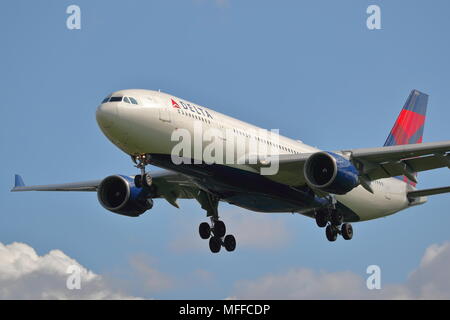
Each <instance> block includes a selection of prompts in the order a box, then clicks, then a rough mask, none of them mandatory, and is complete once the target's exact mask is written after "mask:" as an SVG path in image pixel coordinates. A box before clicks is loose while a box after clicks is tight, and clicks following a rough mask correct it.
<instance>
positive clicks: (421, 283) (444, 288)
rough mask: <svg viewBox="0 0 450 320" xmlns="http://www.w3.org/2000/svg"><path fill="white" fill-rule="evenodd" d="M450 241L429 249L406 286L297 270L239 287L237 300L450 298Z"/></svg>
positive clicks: (245, 282)
mask: <svg viewBox="0 0 450 320" xmlns="http://www.w3.org/2000/svg"><path fill="white" fill-rule="evenodd" d="M449 266H450V242H446V243H444V244H442V245H437V244H434V245H432V246H430V247H429V248H427V249H426V251H425V253H424V255H423V258H422V261H421V263H420V265H419V266H418V267H417V269H415V270H414V271H413V272H412V273H411V274H410V275H409V277H408V279H407V280H406V282H405V283H403V284H383V283H382V289H381V290H368V289H367V287H366V279H365V278H363V277H361V276H359V275H357V274H355V273H352V272H324V271H321V272H316V271H313V270H310V269H306V268H297V269H293V270H290V271H288V272H286V273H283V274H270V275H266V276H263V277H261V278H258V279H255V280H242V281H238V282H237V283H236V284H235V289H234V292H233V294H232V296H231V298H235V299H450V277H449V276H448V267H449Z"/></svg>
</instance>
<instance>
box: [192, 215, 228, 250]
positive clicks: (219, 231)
mask: <svg viewBox="0 0 450 320" xmlns="http://www.w3.org/2000/svg"><path fill="white" fill-rule="evenodd" d="M198 231H199V234H200V238H202V239H205V240H206V239H209V249H210V250H211V252H213V253H217V252H219V251H220V249H221V247H224V248H225V249H226V250H227V251H229V252H231V251H234V249H236V239H235V238H234V236H233V235H232V234H229V235H225V234H226V227H225V223H223V221H221V220H214V219H213V218H211V225H210V224H209V223H207V222H202V223H200V226H199V228H198Z"/></svg>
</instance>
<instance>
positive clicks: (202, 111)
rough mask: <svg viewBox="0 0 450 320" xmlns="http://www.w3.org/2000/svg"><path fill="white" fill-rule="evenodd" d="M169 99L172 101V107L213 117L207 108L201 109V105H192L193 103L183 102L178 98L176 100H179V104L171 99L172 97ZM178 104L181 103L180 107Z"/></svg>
mask: <svg viewBox="0 0 450 320" xmlns="http://www.w3.org/2000/svg"><path fill="white" fill-rule="evenodd" d="M170 100H171V102H172V108H175V109H183V110H185V111H190V112H192V113H194V114H198V115H200V116H203V117H207V118H210V119H213V117H212V116H211V114H210V113H209V112H208V110H206V109H203V108H202V107H199V106H194V105H191V104H190V103H185V102H183V101H180V100H179V101H178V102H179V104H178V103H177V102H176V101H175V100H173V99H170ZM180 105H181V107H180Z"/></svg>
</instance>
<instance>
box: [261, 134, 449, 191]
mask: <svg viewBox="0 0 450 320" xmlns="http://www.w3.org/2000/svg"><path fill="white" fill-rule="evenodd" d="M333 152H335V153H340V154H343V155H344V156H347V157H348V158H349V159H350V160H351V161H352V162H353V163H354V164H355V166H356V167H357V168H358V170H359V171H360V173H361V176H362V177H363V178H365V180H366V181H372V180H377V179H382V178H388V177H396V176H403V175H405V176H407V177H408V178H409V179H410V180H412V181H414V180H415V177H414V174H413V173H414V172H420V171H426V170H432V169H437V168H444V167H448V168H450V141H443V142H431V143H417V144H408V145H396V146H388V147H378V148H365V149H350V150H340V151H333ZM310 155H311V153H301V154H294V155H280V156H279V171H278V173H277V174H275V175H268V176H267V177H268V178H269V179H271V180H274V181H277V182H280V183H284V184H288V185H291V186H301V185H304V184H305V183H306V180H305V178H304V176H303V166H304V165H305V162H306V160H307V159H308V157H309V156H310ZM263 166H265V165H264V160H262V161H260V162H259V163H258V165H257V167H259V168H261V167H263Z"/></svg>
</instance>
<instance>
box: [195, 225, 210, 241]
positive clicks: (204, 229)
mask: <svg viewBox="0 0 450 320" xmlns="http://www.w3.org/2000/svg"><path fill="white" fill-rule="evenodd" d="M198 233H199V234H200V238H202V239H205V240H206V239H208V238H209V237H210V236H211V227H210V226H209V224H208V223H207V222H202V223H200V226H199V227H198Z"/></svg>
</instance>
